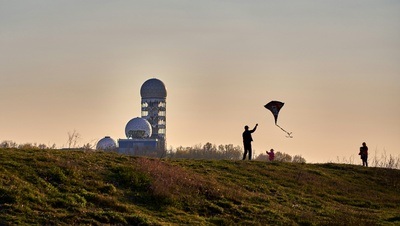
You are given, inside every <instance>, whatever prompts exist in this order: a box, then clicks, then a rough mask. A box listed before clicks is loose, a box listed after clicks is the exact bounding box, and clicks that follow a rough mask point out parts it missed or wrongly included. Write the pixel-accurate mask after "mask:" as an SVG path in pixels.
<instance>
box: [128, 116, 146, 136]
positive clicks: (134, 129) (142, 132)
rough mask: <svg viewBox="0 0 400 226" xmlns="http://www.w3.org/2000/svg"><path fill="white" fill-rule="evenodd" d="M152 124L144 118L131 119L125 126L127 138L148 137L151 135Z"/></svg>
mask: <svg viewBox="0 0 400 226" xmlns="http://www.w3.org/2000/svg"><path fill="white" fill-rule="evenodd" d="M151 132H152V129H151V125H150V123H149V122H148V121H147V120H146V119H144V118H139V117H137V118H134V119H131V120H130V121H129V122H128V124H126V127H125V134H126V137H127V138H139V139H143V138H148V137H150V136H151Z"/></svg>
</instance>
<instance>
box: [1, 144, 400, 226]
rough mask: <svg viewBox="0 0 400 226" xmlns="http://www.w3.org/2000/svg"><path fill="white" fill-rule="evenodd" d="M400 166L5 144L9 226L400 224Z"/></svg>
mask: <svg viewBox="0 0 400 226" xmlns="http://www.w3.org/2000/svg"><path fill="white" fill-rule="evenodd" d="M399 203H400V170H393V169H380V168H363V167H361V166H353V165H339V164H293V163H278V162H273V163H269V162H268V163H267V162H257V161H252V162H249V161H216V160H215V161H208V160H171V159H162V160H160V159H148V158H141V157H132V156H124V155H118V154H115V153H104V152H94V153H85V152H81V151H60V150H40V151H38V150H36V151H35V150H16V149H0V225H15V224H38V225H44V224H47V225H49V224H50V225H71V224H73V225H77V224H79V225H82V224H87V225H104V224H112V225H139V224H140V225H188V224H190V225H399V224H400V208H399Z"/></svg>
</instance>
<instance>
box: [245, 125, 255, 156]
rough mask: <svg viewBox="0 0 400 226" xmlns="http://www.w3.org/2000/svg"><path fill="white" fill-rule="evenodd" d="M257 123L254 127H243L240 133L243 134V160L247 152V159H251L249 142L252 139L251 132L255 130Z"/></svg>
mask: <svg viewBox="0 0 400 226" xmlns="http://www.w3.org/2000/svg"><path fill="white" fill-rule="evenodd" d="M257 126H258V124H256V126H255V127H254V129H252V130H249V127H248V126H245V127H244V132H243V134H242V136H243V146H244V154H243V160H245V159H246V155H247V153H249V160H251V142H252V141H253V138H252V137H251V134H252V133H254V131H256V129H257Z"/></svg>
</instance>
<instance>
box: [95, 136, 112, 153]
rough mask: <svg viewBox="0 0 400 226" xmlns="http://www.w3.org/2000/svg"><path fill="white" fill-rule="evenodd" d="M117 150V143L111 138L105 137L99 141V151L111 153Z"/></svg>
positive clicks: (97, 147)
mask: <svg viewBox="0 0 400 226" xmlns="http://www.w3.org/2000/svg"><path fill="white" fill-rule="evenodd" d="M116 148H117V143H115V140H113V139H112V138H111V137H108V136H107V137H104V138H103V139H101V140H99V142H97V145H96V149H97V150H104V151H110V150H114V149H116Z"/></svg>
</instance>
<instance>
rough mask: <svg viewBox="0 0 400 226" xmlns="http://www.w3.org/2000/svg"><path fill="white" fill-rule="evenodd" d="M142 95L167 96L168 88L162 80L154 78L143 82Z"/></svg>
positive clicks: (144, 96) (150, 96) (145, 96)
mask: <svg viewBox="0 0 400 226" xmlns="http://www.w3.org/2000/svg"><path fill="white" fill-rule="evenodd" d="M140 95H141V96H142V98H166V97H167V89H166V88H165V85H164V83H163V82H162V81H161V80H159V79H156V78H152V79H149V80H147V81H145V82H144V83H143V85H142V87H141V88H140Z"/></svg>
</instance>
